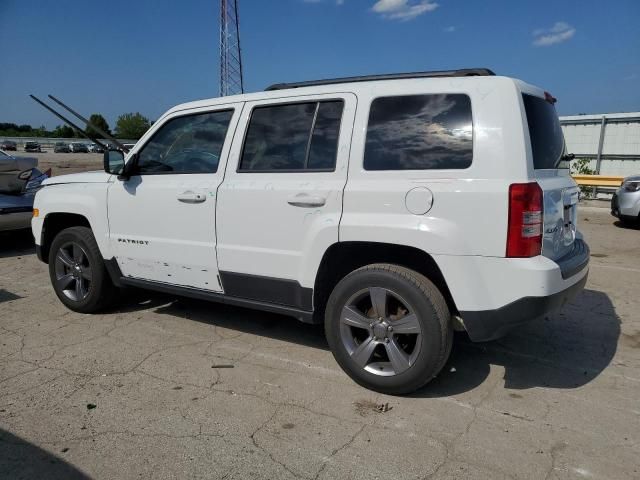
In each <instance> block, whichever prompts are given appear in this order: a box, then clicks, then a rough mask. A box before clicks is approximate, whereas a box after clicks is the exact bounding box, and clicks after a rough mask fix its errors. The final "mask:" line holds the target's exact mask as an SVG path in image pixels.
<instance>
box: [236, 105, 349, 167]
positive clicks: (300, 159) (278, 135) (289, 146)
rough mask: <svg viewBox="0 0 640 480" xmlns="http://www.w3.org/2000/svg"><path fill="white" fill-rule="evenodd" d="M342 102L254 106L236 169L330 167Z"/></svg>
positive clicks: (336, 140) (335, 144)
mask: <svg viewBox="0 0 640 480" xmlns="http://www.w3.org/2000/svg"><path fill="white" fill-rule="evenodd" d="M343 106H344V104H343V102H342V101H341V100H339V101H323V102H308V103H296V104H288V105H270V106H265V107H257V108H255V109H254V110H253V112H252V114H251V120H250V121H249V127H248V129H247V134H246V137H245V141H244V147H243V150H242V158H241V160H240V166H239V171H244V172H247V171H252V172H261V171H262V172H269V171H297V170H301V171H306V170H323V171H324V170H333V169H334V168H335V164H336V156H337V152H338V137H339V132H340V120H341V118H342V110H343Z"/></svg>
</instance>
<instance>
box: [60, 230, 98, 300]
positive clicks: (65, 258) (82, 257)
mask: <svg viewBox="0 0 640 480" xmlns="http://www.w3.org/2000/svg"><path fill="white" fill-rule="evenodd" d="M54 267H55V273H56V288H57V289H58V290H59V291H61V292H62V293H63V294H64V295H65V296H66V297H67V298H68V299H69V300H73V301H74V302H80V301H82V300H84V299H85V298H87V296H88V295H89V291H90V289H91V285H92V283H93V271H92V269H91V265H90V264H89V256H88V255H87V252H86V251H85V250H84V249H83V248H82V247H81V246H80V245H79V244H78V243H76V242H67V243H65V244H64V245H62V246H61V247H60V248H59V249H58V252H57V253H56V259H55V264H54Z"/></svg>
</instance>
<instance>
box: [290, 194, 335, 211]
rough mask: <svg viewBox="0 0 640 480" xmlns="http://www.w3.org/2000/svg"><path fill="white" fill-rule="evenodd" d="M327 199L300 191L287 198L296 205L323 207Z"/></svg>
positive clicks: (291, 203)
mask: <svg viewBox="0 0 640 480" xmlns="http://www.w3.org/2000/svg"><path fill="white" fill-rule="evenodd" d="M326 201H327V200H326V199H325V198H323V197H320V196H318V195H307V194H306V193H299V194H297V195H294V196H292V197H289V198H288V199H287V203H288V204H289V205H292V206H294V207H305V208H313V207H322V206H323V205H324V204H325V203H326Z"/></svg>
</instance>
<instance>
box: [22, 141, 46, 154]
mask: <svg viewBox="0 0 640 480" xmlns="http://www.w3.org/2000/svg"><path fill="white" fill-rule="evenodd" d="M24 151H25V152H42V147H40V144H39V143H38V142H25V144H24Z"/></svg>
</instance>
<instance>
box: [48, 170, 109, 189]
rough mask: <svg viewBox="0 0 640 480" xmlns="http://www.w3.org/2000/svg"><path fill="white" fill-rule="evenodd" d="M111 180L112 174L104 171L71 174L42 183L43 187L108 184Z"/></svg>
mask: <svg viewBox="0 0 640 480" xmlns="http://www.w3.org/2000/svg"><path fill="white" fill-rule="evenodd" d="M109 178H111V174H110V173H107V172H104V171H102V170H96V171H95V172H82V173H70V174H69V175H60V176H58V177H51V178H48V179H47V180H45V181H44V182H42V185H61V184H66V183H107V182H108V181H109Z"/></svg>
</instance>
